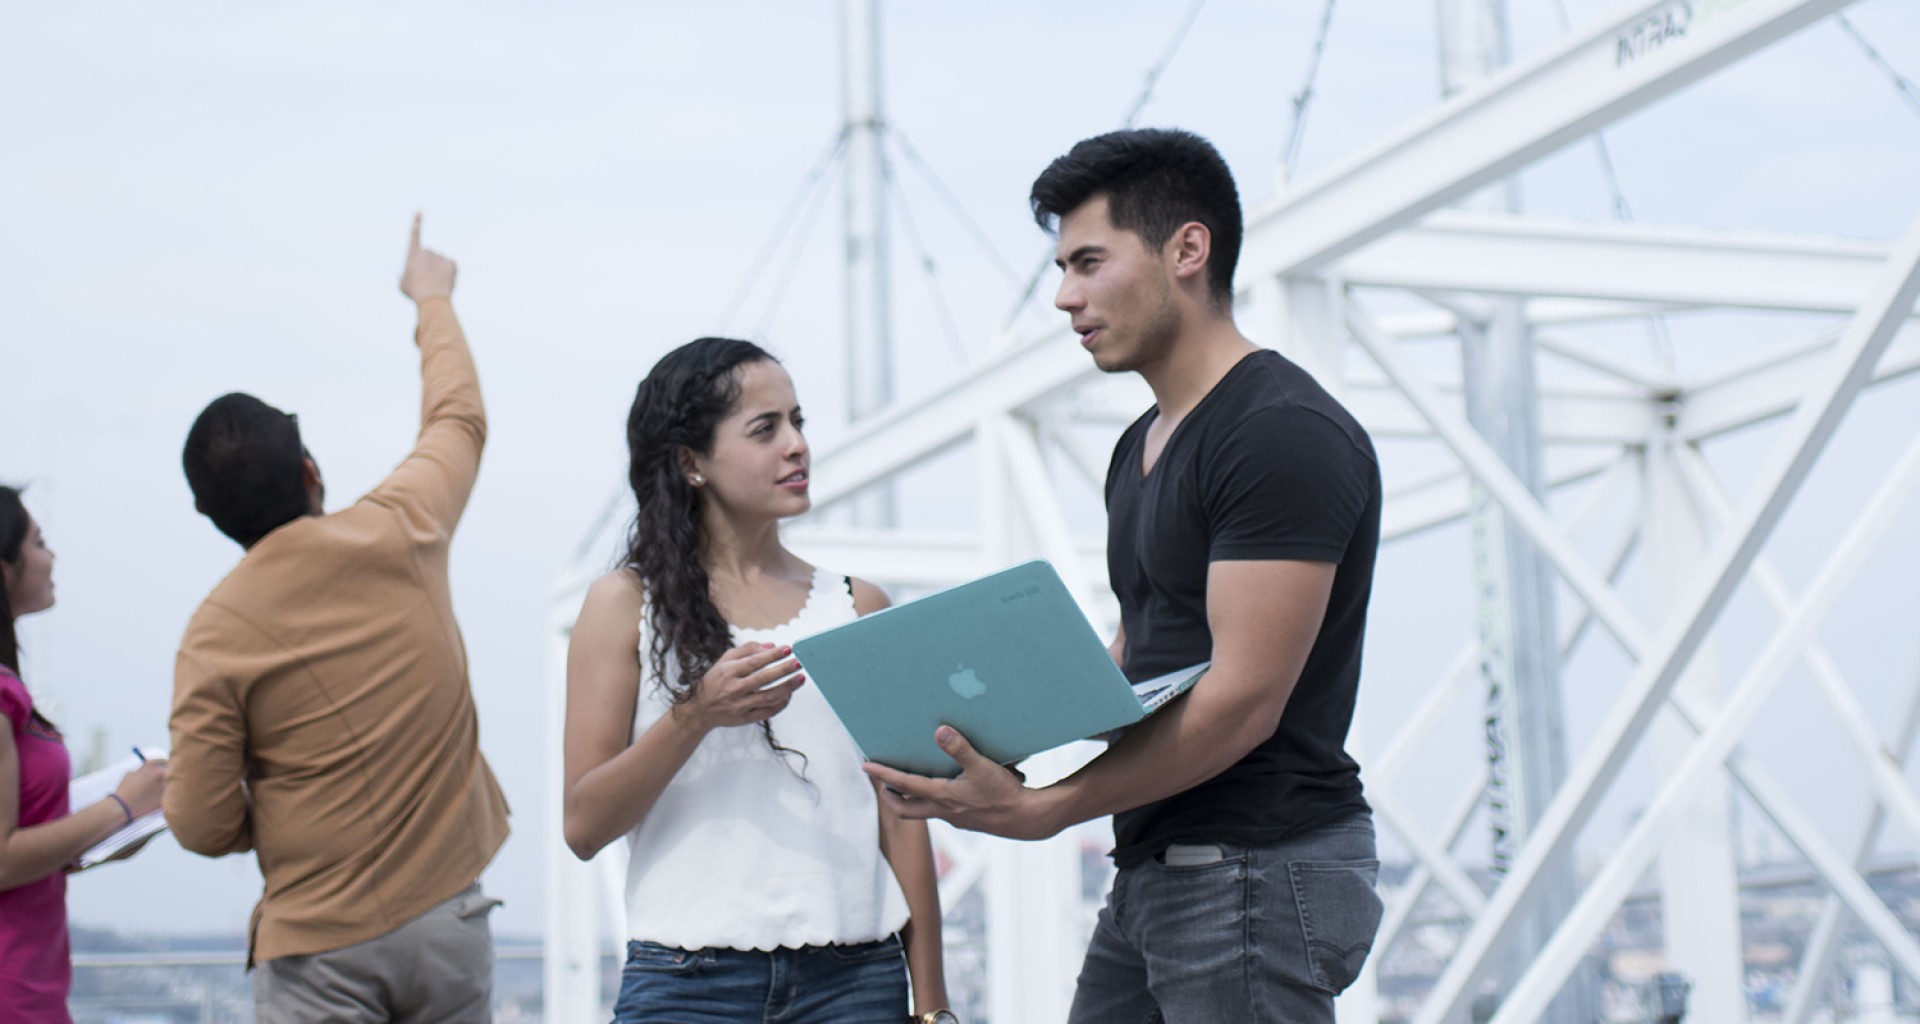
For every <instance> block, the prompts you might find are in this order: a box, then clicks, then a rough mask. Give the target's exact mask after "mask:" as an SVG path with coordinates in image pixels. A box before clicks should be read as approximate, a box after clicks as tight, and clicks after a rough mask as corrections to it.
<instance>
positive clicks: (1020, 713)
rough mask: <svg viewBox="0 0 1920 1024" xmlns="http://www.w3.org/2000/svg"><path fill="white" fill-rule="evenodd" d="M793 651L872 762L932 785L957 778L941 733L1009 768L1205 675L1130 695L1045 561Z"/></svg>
mask: <svg viewBox="0 0 1920 1024" xmlns="http://www.w3.org/2000/svg"><path fill="white" fill-rule="evenodd" d="M793 653H794V655H795V657H797V658H799V660H800V664H801V665H802V666H803V667H804V668H805V669H806V673H807V677H808V678H809V679H811V680H812V681H813V685H815V686H818V687H819V688H820V693H821V695H822V696H824V697H825V698H826V699H827V703H828V704H829V705H831V706H832V707H833V710H834V713H835V714H837V715H839V716H840V721H841V722H842V723H843V724H845V725H846V727H847V731H848V732H849V733H851V734H852V735H853V739H854V742H855V743H858V744H859V745H860V750H861V752H862V753H863V754H864V755H865V756H866V758H867V759H868V760H870V761H877V762H879V763H881V764H885V765H890V766H892V767H895V768H900V769H903V770H905V771H910V772H914V773H916V774H920V775H931V776H939V777H952V776H954V775H957V774H959V770H960V769H959V767H958V766H957V765H956V764H954V762H953V759H952V758H949V757H948V756H947V755H946V753H945V752H944V751H942V750H941V749H940V748H939V746H937V745H936V744H935V743H934V741H933V732H934V730H935V729H937V728H939V727H940V725H941V724H942V723H944V724H947V725H951V726H953V727H954V728H956V729H958V730H960V732H961V734H962V735H964V736H966V737H967V739H968V740H969V741H971V742H972V743H973V746H974V749H976V750H978V751H980V752H981V753H982V754H985V755H986V756H987V757H990V758H992V759H994V760H995V761H998V762H1000V763H1001V764H1011V763H1013V762H1015V761H1018V760H1020V759H1022V758H1025V757H1027V756H1029V755H1031V754H1035V753H1038V752H1040V751H1042V750H1047V749H1050V748H1053V747H1057V746H1060V745H1061V744H1063V743H1070V742H1072V741H1074V740H1077V739H1084V738H1087V737H1090V736H1097V735H1099V734H1102V733H1105V732H1109V731H1111V730H1114V729H1119V728H1123V727H1125V726H1128V725H1132V724H1133V723H1135V722H1138V721H1139V720H1141V719H1142V718H1145V717H1146V716H1147V714H1148V713H1149V705H1148V704H1146V703H1143V697H1142V694H1145V693H1148V692H1149V691H1155V692H1156V696H1155V698H1154V700H1153V703H1152V707H1155V708H1157V707H1158V706H1159V705H1160V704H1163V703H1164V702H1165V701H1166V700H1168V699H1171V698H1172V697H1173V696H1176V695H1178V693H1180V692H1184V691H1185V690H1186V689H1187V688H1188V687H1190V686H1191V685H1192V684H1193V682H1194V681H1195V680H1196V679H1197V678H1198V677H1199V675H1200V674H1201V672H1202V671H1203V670H1204V668H1205V666H1195V668H1193V669H1188V670H1183V673H1177V674H1176V677H1177V678H1175V677H1169V678H1168V679H1166V680H1165V681H1164V682H1165V683H1166V684H1170V687H1169V686H1160V687H1157V688H1156V687H1154V686H1153V685H1151V684H1148V683H1143V684H1141V693H1136V692H1135V687H1134V686H1133V685H1131V684H1129V683H1128V682H1127V678H1126V676H1125V675H1123V674H1122V673H1121V672H1120V669H1119V668H1118V667H1116V666H1115V665H1114V663H1113V659H1112V658H1111V657H1109V656H1108V654H1107V646H1106V641H1105V640H1103V639H1102V638H1101V637H1100V636H1099V635H1098V634H1097V633H1095V632H1094V629H1093V625H1092V624H1091V623H1089V622H1088V621H1087V619H1086V616H1084V615H1082V614H1081V613H1080V608H1079V606H1078V605H1076V604H1074V602H1073V598H1072V596H1070V595H1069V594H1068V593H1067V588H1066V585H1065V584H1064V583H1062V582H1061V581H1060V576H1059V574H1057V573H1056V572H1054V570H1053V566H1052V565H1050V564H1048V563H1047V562H1045V561H1033V562H1027V563H1024V564H1022V565H1016V566H1014V567H1013V568H1011V569H1006V570H1003V571H1001V572H997V573H994V574H993V575H991V576H985V577H982V578H980V579H977V580H974V581H972V582H971V583H963V584H961V585H959V586H957V587H953V588H951V589H948V590H943V591H940V592H939V593H937V594H931V595H928V596H926V597H923V598H921V599H919V600H917V601H911V602H908V603H906V604H900V605H895V606H894V607H892V608H888V609H886V610H884V611H880V612H876V613H874V614H872V615H869V616H866V617H865V618H861V619H856V620H854V621H853V622H850V623H848V624H846V625H844V626H838V627H836V628H834V629H830V630H827V631H825V632H823V633H818V634H815V635H813V636H810V637H807V638H806V639H804V640H799V641H796V642H795V643H794V645H793ZM1154 682H1155V683H1160V682H1162V681H1160V680H1156V681H1154ZM778 725H779V723H778V722H777V721H776V722H775V728H778Z"/></svg>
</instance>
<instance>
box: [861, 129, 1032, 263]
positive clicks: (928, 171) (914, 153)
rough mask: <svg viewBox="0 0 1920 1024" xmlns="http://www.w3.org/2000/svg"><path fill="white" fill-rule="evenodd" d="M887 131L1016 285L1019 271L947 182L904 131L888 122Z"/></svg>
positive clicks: (903, 154)
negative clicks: (970, 213) (914, 146)
mask: <svg viewBox="0 0 1920 1024" xmlns="http://www.w3.org/2000/svg"><path fill="white" fill-rule="evenodd" d="M886 131H887V137H888V138H890V139H892V140H893V142H894V145H897V146H899V147H900V155H901V156H904V157H906V158H907V163H909V164H911V165H912V166H913V168H914V170H917V171H919V172H920V174H921V175H922V176H923V177H925V178H926V179H927V184H929V185H931V186H932V187H933V194H934V195H935V196H937V197H939V199H940V201H941V202H942V203H945V204H946V207H947V210H948V211H949V212H951V213H952V214H953V216H954V219H956V220H958V221H959V222H960V224H961V226H962V227H964V228H966V229H967V233H968V234H971V235H972V236H973V240H974V241H975V242H978V243H979V244H980V249H981V251H982V252H985V253H986V254H987V258H988V259H991V260H992V261H993V265H994V266H996V267H998V268H1000V273H1001V274H1002V275H1004V276H1005V277H1006V279H1007V283H1008V284H1012V285H1018V284H1019V283H1020V272H1019V271H1018V270H1015V269H1013V264H1012V263H1010V262H1008V260H1007V257H1006V256H1005V255H1003V254H1002V253H1001V252H1000V249H999V247H998V246H996V245H994V244H993V239H991V238H988V237H987V232H986V230H985V229H983V228H981V227H980V224H979V222H977V221H975V220H974V219H973V217H972V216H971V215H969V214H968V213H967V208H966V207H965V206H963V205H961V203H960V199H959V197H958V196H955V195H954V194H953V190H952V189H950V188H948V187H947V183H946V182H945V181H942V180H941V178H940V175H938V174H936V173H934V170H933V166H932V165H931V164H929V163H927V162H926V161H925V160H924V159H922V158H921V156H920V151H919V150H916V149H914V148H913V143H911V142H908V141H907V136H906V133H905V132H902V131H901V130H900V129H899V128H897V127H895V126H894V125H891V124H889V125H887V127H886Z"/></svg>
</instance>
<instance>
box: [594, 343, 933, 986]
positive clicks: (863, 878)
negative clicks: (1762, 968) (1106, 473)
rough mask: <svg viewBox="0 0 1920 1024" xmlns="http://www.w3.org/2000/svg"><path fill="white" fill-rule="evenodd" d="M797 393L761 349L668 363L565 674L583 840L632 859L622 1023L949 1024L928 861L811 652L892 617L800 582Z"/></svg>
mask: <svg viewBox="0 0 1920 1024" xmlns="http://www.w3.org/2000/svg"><path fill="white" fill-rule="evenodd" d="M801 425H802V420H801V416H800V406H799V403H798V402H797V401H796V400H795V398H794V393H793V383H792V381H791V379H790V378H788V376H787V373H786V371H785V370H784V369H782V368H781V367H780V364H779V363H778V362H777V361H775V360H774V359H773V357H772V356H770V355H768V354H767V353H766V352H765V351H764V350H762V349H760V348H759V347H758V346H755V345H753V344H751V343H748V342H744V341H731V340H727V339H719V338H702V339H700V340H698V341H695V342H692V343H690V344H687V345H684V346H682V347H680V348H678V349H676V350H674V351H673V352H671V353H669V354H668V355H667V356H666V357H665V358H663V359H662V360H660V362H659V363H658V364H656V365H655V366H654V368H653V370H652V372H650V373H649V374H648V375H647V378H646V380H644V381H642V382H641V383H640V388H639V392H638V394H637V395H636V396H635V398H634V402H633V408H632V410H631V412H630V413H629V416H628V422H627V442H628V446H629V449H630V452H631V465H630V467H629V482H630V484H631V485H632V487H633V491H634V497H635V498H636V500H637V502H638V508H639V511H638V515H637V518H636V520H635V523H634V528H633V532H632V535H631V538H630V542H629V550H628V553H627V558H626V560H625V564H624V565H622V566H621V567H620V568H619V569H617V570H615V571H613V572H611V573H609V574H607V575H606V576H605V577H603V578H602V579H600V580H599V581H598V582H597V583H595V584H594V585H593V587H592V589H591V590H590V591H589V592H588V594H587V598H586V603H585V604H584V605H583V607H582V608H581V611H580V618H579V621H578V622H577V623H576V624H575V626H574V630H573V638H572V644H571V647H570V649H569V651H568V655H567V727H566V793H565V797H564V799H565V805H564V806H565V831H566V839H567V845H568V846H570V847H571V848H572V849H573V852H574V853H575V854H577V855H579V856H580V857H582V858H588V857H592V856H593V855H594V854H595V853H597V852H599V850H600V849H601V848H603V847H605V846H606V845H607V844H609V843H611V842H613V841H614V840H616V839H619V838H622V837H624V838H626V839H627V841H628V843H629V848H630V852H631V855H632V856H631V858H630V866H629V869H628V872H627V933H628V938H629V940H630V941H629V943H628V956H627V965H626V969H625V971H624V972H623V973H622V975H621V983H620V995H619V998H618V1000H617V1002H616V1004H615V1006H614V1020H615V1021H616V1022H619V1024H624V1022H629V1021H663V1020H671V1021H675V1022H679V1024H708V1022H713V1024H723V1022H724V1024H734V1022H740V1021H781V1022H783V1024H868V1022H871V1024H899V1022H900V1021H901V1020H902V1019H914V1018H910V1017H909V1016H908V1006H909V997H908V980H909V977H910V978H911V982H912V997H911V1005H912V1012H913V1013H914V1014H917V1015H920V1018H919V1019H924V1020H927V1021H941V1022H948V1021H952V1020H953V1017H952V1015H951V1014H950V1013H948V1012H946V1009H945V1008H946V1004H947V994H946V980H945V977H944V974H943V969H942V965H941V956H940V903H939V893H938V890H937V888H936V885H935V881H936V879H935V875H934V867H933V852H932V851H933V848H932V844H931V842H930V841H929V840H928V838H927V830H926V826H925V824H924V823H922V822H910V821H905V820H902V819H900V818H898V817H895V816H894V815H893V814H892V813H891V812H888V811H886V810H885V809H884V807H883V806H882V805H881V804H880V803H879V802H878V801H877V800H876V799H875V795H874V791H873V783H872V782H871V781H870V780H869V779H868V778H867V777H866V776H865V775H864V774H862V773H861V771H860V762H861V758H860V754H859V751H858V749H857V748H856V747H855V746H854V743H853V740H852V738H851V737H849V736H848V735H847V732H846V729H845V728H844V727H842V726H841V725H840V722H839V720H838V719H837V718H835V717H834V715H833V712H832V711H831V710H830V709H829V708H828V707H827V704H826V702H825V701H824V700H823V699H822V698H821V697H820V695H819V694H818V693H817V692H816V691H815V690H814V689H813V688H812V687H809V686H807V685H806V678H805V676H804V675H802V674H800V672H799V665H798V663H797V662H795V661H794V660H793V655H792V651H791V648H790V647H789V646H788V645H789V644H791V643H792V641H793V640H795V639H797V638H799V637H801V636H805V635H808V634H811V633H815V632H818V631H819V630H821V629H824V628H827V627H828V626H832V625H836V624H838V623H841V622H845V621H847V620H849V619H851V618H853V617H854V616H856V615H863V614H867V613H869V612H873V611H877V610H878V609H880V608H883V607H885V606H886V604H887V598H886V596H885V595H884V594H882V593H881V592H880V591H879V590H878V589H877V588H875V587H873V586H872V585H871V584H868V583H866V582H864V581H862V580H855V579H850V578H848V577H844V576H839V575H835V574H833V573H829V572H826V571H823V570H820V569H816V568H814V567H813V566H810V565H808V564H806V563H805V562H803V561H801V560H800V559H799V558H798V557H796V556H795V555H793V553H791V552H789V551H788V550H787V549H786V548H785V547H784V546H783V545H782V544H781V543H780V534H779V522H780V520H782V519H785V518H787V517H789V516H795V515H799V514H800V513H802V512H805V511H807V509H808V507H809V506H810V500H809V498H808V496H807V455H808V453H807V444H806V441H805V439H804V438H803V436H802V434H801Z"/></svg>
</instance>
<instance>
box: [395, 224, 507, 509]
mask: <svg viewBox="0 0 1920 1024" xmlns="http://www.w3.org/2000/svg"><path fill="white" fill-rule="evenodd" d="M455 270H456V268H455V267H454V263H453V261H452V260H450V259H448V258H446V257H445V256H442V255H440V254H439V253H437V252H434V251H433V250H431V249H423V248H421V247H420V216H419V214H415V215H414V218H413V234H412V236H411V237H410V238H409V239H408V242H407V265H406V269H405V270H404V271H403V272H402V273H401V275H400V291H401V293H402V294H404V295H406V297H407V298H409V299H412V300H413V301H414V303H415V304H416V305H418V306H419V308H420V326H419V329H418V330H417V331H416V332H415V334H414V339H415V341H416V342H417V343H418V344H419V346H420V383H421V389H420V437H419V440H418V441H416V442H415V444H414V446H413V453H412V454H411V455H408V456H407V459H406V461H405V462H402V463H401V464H400V466H399V468H397V469H395V470H394V471H393V473H392V474H391V475H390V476H388V477H387V479H386V480H384V481H382V482H381V484H380V486H379V487H376V488H374V491H373V493H372V494H371V495H369V497H370V498H372V499H374V500H375V501H381V502H383V503H390V504H396V505H400V506H403V507H405V508H406V510H407V511H408V512H409V513H411V514H413V515H415V516H417V517H420V518H423V519H425V520H426V522H427V524H430V525H431V526H432V527H433V528H435V529H436V530H438V532H440V533H441V534H442V535H451V534H452V533H453V527H454V524H456V523H458V522H459V521H460V514H461V512H463V511H464V510H465V509H466V507H467V496H468V495H470V494H471V493H473V482H474V478H475V477H476V476H477V475H478V474H479V472H480V449H481V447H482V446H483V445H485V444H486V439H487V413H486V408H485V406H483V405H482V404H481V401H480V377H479V375H478V373H476V372H475V370H474V366H473V353H472V352H470V351H468V349H467V339H466V335H465V334H463V333H461V330H460V321H459V320H458V319H456V318H455V317H454V315H453V279H454V273H455Z"/></svg>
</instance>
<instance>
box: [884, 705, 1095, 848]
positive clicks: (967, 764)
mask: <svg viewBox="0 0 1920 1024" xmlns="http://www.w3.org/2000/svg"><path fill="white" fill-rule="evenodd" d="M933 741H934V742H935V743H938V744H939V745H940V749H941V750H943V751H945V752H946V754H947V756H948V757H951V758H953V760H954V762H955V763H956V764H958V765H959V766H960V775H959V777H957V778H952V779H930V778H928V777H926V776H924V775H914V774H912V773H911V772H903V771H900V770H898V769H895V768H889V767H887V766H886V765H883V764H875V763H873V762H871V761H869V762H868V763H867V764H866V765H865V766H864V768H863V770H864V771H865V772H866V773H867V774H868V775H870V776H872V777H873V778H874V779H875V780H876V781H878V782H880V783H881V787H880V799H881V800H884V801H885V802H886V804H887V806H888V807H889V808H891V809H892V810H893V812H894V813H895V814H898V815H900V816H901V817H903V818H914V819H926V818H940V819H942V820H944V821H947V822H949V823H951V824H953V825H955V826H957V827H959V828H964V829H970V830H972V831H975V832H987V833H991V834H993V835H997V836H1005V837H1006V838H1008V839H1045V838H1047V837H1048V836H1051V835H1053V834H1054V833H1056V832H1059V831H1060V829H1061V828H1063V827H1065V826H1064V825H1058V824H1053V822H1052V815H1051V814H1050V813H1049V811H1048V808H1047V806H1046V805H1047V804H1048V802H1049V800H1048V794H1047V791H1046V790H1041V789H1028V788H1027V787H1026V785H1025V780H1024V779H1023V777H1022V776H1021V775H1020V774H1019V773H1018V772H1016V771H1015V770H1013V769H1011V768H1008V767H1006V766H1004V765H999V764H995V763H994V762H993V759H992V758H989V757H987V756H985V755H983V754H981V753H980V752H979V751H977V750H974V749H973V744H971V743H969V742H967V738H966V737H965V736H962V735H960V730H958V729H955V728H954V727H953V726H951V725H943V726H941V727H940V728H938V729H936V730H934V734H933Z"/></svg>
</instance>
